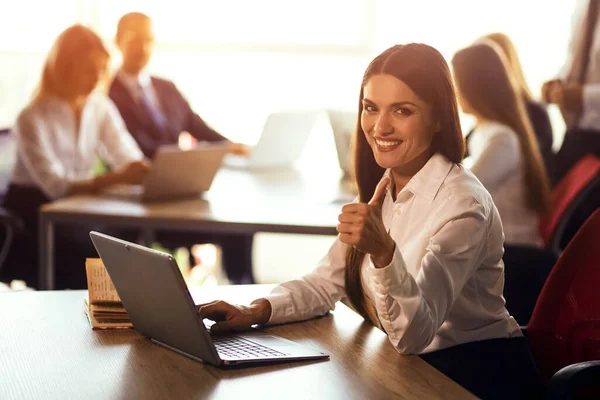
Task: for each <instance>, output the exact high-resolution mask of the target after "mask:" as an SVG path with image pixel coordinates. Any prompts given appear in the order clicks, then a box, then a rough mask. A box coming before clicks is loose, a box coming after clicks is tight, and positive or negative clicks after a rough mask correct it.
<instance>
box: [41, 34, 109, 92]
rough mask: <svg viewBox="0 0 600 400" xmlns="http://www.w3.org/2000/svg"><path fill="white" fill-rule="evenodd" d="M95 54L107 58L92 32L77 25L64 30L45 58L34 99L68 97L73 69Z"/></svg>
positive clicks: (101, 45)
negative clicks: (52, 96) (79, 62)
mask: <svg viewBox="0 0 600 400" xmlns="http://www.w3.org/2000/svg"><path fill="white" fill-rule="evenodd" d="M95 51H98V52H100V53H102V54H104V55H105V56H106V58H107V59H108V58H109V53H108V51H107V50H106V47H105V46H104V44H103V43H102V39H100V37H99V36H98V35H96V33H94V31H92V30H91V29H89V28H87V27H85V26H83V25H79V24H77V25H73V26H70V27H69V28H67V29H65V30H64V31H63V32H62V33H61V34H60V35H59V36H58V38H56V40H55V41H54V44H53V45H52V48H51V49H50V52H49V53H48V56H47V57H46V61H45V63H44V67H43V69H42V77H41V79H40V83H39V84H38V86H37V88H36V90H35V92H34V94H33V98H34V100H35V99H38V98H40V97H43V96H48V95H57V96H59V97H67V96H70V95H71V94H72V93H69V91H70V90H72V88H71V87H70V85H69V84H68V83H69V82H70V79H71V74H72V71H73V67H74V66H75V65H76V64H77V62H78V60H82V59H84V58H85V57H87V56H88V55H89V54H91V53H93V52H95Z"/></svg>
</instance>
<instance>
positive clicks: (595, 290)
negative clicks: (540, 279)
mask: <svg viewBox="0 0 600 400" xmlns="http://www.w3.org/2000/svg"><path fill="white" fill-rule="evenodd" d="M599 237H600V210H597V211H596V212H594V213H593V214H592V216H591V217H590V218H589V219H588V220H587V221H586V223H585V224H584V225H583V226H582V227H581V229H580V230H579V232H577V234H576V235H575V236H574V237H573V239H572V240H571V242H570V243H569V245H568V246H567V247H566V248H565V251H564V252H563V253H562V255H561V256H560V258H559V259H558V262H557V263H556V265H555V266H554V268H553V269H552V272H551V273H550V275H549V276H548V279H547V280H546V283H545V285H544V288H543V289H542V292H541V294H540V297H539V299H538V301H537V303H536V305H535V309H534V311H533V315H532V317H531V320H530V322H529V324H528V325H527V327H526V329H524V331H525V333H526V335H527V336H528V338H529V343H530V347H531V352H532V354H533V357H534V359H535V360H536V363H537V365H538V368H539V369H540V372H541V373H542V376H543V377H544V378H545V379H546V380H547V381H549V390H550V391H553V390H559V391H561V392H562V393H563V394H564V395H565V396H567V398H568V396H574V394H575V392H576V390H577V389H578V387H579V386H582V385H586V384H595V385H598V383H599V382H600V361H598V360H600V292H599V289H600V286H599V282H600V245H599V242H598V238H599ZM557 371H558V372H557ZM594 389H595V390H598V389H600V387H598V386H595V387H594ZM598 393H600V392H598ZM551 397H552V395H551ZM561 398H563V397H561Z"/></svg>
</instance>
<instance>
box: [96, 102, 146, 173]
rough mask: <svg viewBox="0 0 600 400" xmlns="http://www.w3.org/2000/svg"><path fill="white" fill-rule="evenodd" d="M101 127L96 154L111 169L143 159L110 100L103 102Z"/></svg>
mask: <svg viewBox="0 0 600 400" xmlns="http://www.w3.org/2000/svg"><path fill="white" fill-rule="evenodd" d="M103 107H104V110H103V111H104V112H103V113H102V115H103V119H102V125H101V131H100V134H99V141H98V153H99V154H100V157H101V158H102V159H103V160H105V161H106V162H108V163H109V164H110V166H111V167H113V168H121V167H123V166H125V165H127V164H129V163H130V162H132V161H137V160H141V159H143V158H144V155H143V154H142V151H141V150H140V148H139V146H138V145H137V143H136V141H135V140H134V139H133V137H132V136H131V134H130V133H129V132H128V131H127V127H126V126H125V122H124V121H123V118H122V117H121V114H120V113H119V110H118V109H117V107H116V106H115V105H114V103H113V102H112V100H110V99H109V98H106V99H105V101H104V102H103Z"/></svg>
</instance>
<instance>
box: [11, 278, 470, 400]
mask: <svg viewBox="0 0 600 400" xmlns="http://www.w3.org/2000/svg"><path fill="white" fill-rule="evenodd" d="M268 290H269V287H267V286H262V285H251V286H245V287H244V286H235V287H234V286H230V287H227V286H225V287H219V288H214V289H211V291H210V292H205V293H203V294H202V296H194V297H195V299H196V300H197V302H201V301H206V300H212V299H213V298H216V297H218V298H226V299H232V300H237V301H248V300H251V299H253V298H255V297H260V295H262V294H264V293H266V292H268ZM84 295H85V291H64V292H50V291H44V292H24V293H2V294H0V316H1V317H0V319H1V320H2V324H1V325H0V360H2V361H1V362H0V398H6V399H16V398H19V399H23V398H31V399H38V398H53V399H87V398H90V399H91V398H93V399H104V398H106V399H116V398H127V399H137V398H139V399H188V398H197V399H205V398H211V399H285V400H292V399H312V398H316V399H390V398H396V399H415V398H419V399H436V398H445V399H454V398H456V399H468V398H474V397H473V395H471V394H470V393H469V392H467V391H466V390H465V389H463V388H462V387H460V386H459V385H457V384H456V383H454V382H453V381H451V380H450V379H448V378H447V377H445V376H444V375H442V374H441V373H440V372H438V371H437V370H435V369H434V368H433V367H431V366H429V365H428V364H427V363H425V362H424V361H422V360H421V359H420V358H418V357H416V356H402V355H400V354H398V353H397V352H396V351H395V350H394V349H393V348H392V346H391V344H390V343H389V342H388V339H387V337H386V336H385V334H384V333H383V332H381V331H380V330H378V329H377V328H374V327H372V326H370V325H368V324H367V323H365V322H363V320H362V318H361V317H359V316H358V315H357V314H355V313H354V312H353V311H351V310H349V309H348V308H346V307H345V306H343V305H342V304H339V305H338V307H337V309H336V310H335V312H334V313H333V315H329V316H326V317H323V318H318V319H314V320H311V321H306V322H302V323H296V324H289V325H282V326H278V327H271V328H267V331H268V332H270V333H273V334H276V335H279V336H283V337H285V338H288V339H291V340H294V341H297V342H301V343H305V344H308V345H311V346H315V347H317V348H320V349H323V350H324V351H326V352H328V353H329V354H330V355H331V359H330V360H329V361H318V362H314V361H313V362H299V363H289V364H284V365H270V366H262V367H252V368H245V369H237V370H221V369H219V368H216V367H213V366H210V365H204V364H202V363H199V362H196V361H192V360H190V359H188V358H186V357H183V356H181V355H179V354H177V353H175V352H172V351H169V350H166V349H164V348H162V347H160V346H157V345H154V344H152V343H151V342H150V341H149V340H147V339H144V338H143V337H141V336H140V335H139V334H137V333H136V332H135V331H133V330H113V331H92V330H91V329H90V326H89V324H88V322H87V320H86V317H85V315H84V312H83V297H84Z"/></svg>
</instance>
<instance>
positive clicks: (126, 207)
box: [39, 168, 348, 289]
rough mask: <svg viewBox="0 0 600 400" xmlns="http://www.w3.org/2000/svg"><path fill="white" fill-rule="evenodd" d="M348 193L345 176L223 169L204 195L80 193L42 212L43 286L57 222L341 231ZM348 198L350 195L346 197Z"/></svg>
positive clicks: (48, 280)
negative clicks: (160, 198)
mask: <svg viewBox="0 0 600 400" xmlns="http://www.w3.org/2000/svg"><path fill="white" fill-rule="evenodd" d="M342 194H343V191H342V190H341V189H340V184H339V177H336V176H335V175H334V176H331V175H323V176H322V177H321V179H318V180H317V179H314V177H313V178H307V176H306V175H304V174H302V173H300V172H298V171H296V170H293V169H288V170H280V171H274V172H254V173H252V172H249V171H242V170H237V171H236V170H231V169H226V168H223V169H221V170H220V171H219V173H218V174H217V176H216V177H215V181H214V182H213V185H212V187H211V190H210V191H209V192H207V193H206V194H205V195H204V196H203V197H202V198H198V199H191V200H180V201H170V202H157V203H147V204H143V203H140V202H138V201H135V200H128V199H126V198H123V197H121V198H119V197H116V196H108V195H105V196H76V197H71V198H66V199H62V200H58V201H55V202H53V203H50V204H47V205H45V206H43V207H42V209H41V212H40V267H39V271H40V287H41V288H42V289H53V288H54V226H55V224H57V223H74V224H85V225H88V226H91V225H95V224H101V225H104V226H107V225H112V226H120V227H135V228H140V229H142V230H145V231H146V232H152V231H155V230H178V231H196V232H228V233H256V232H282V233H303V234H322V235H335V234H336V233H337V232H336V230H335V226H336V225H337V222H338V221H337V217H338V214H339V213H340V208H341V204H342V203H341V202H332V201H331V200H332V199H335V198H339V196H340V195H342ZM346 198H348V195H346Z"/></svg>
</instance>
